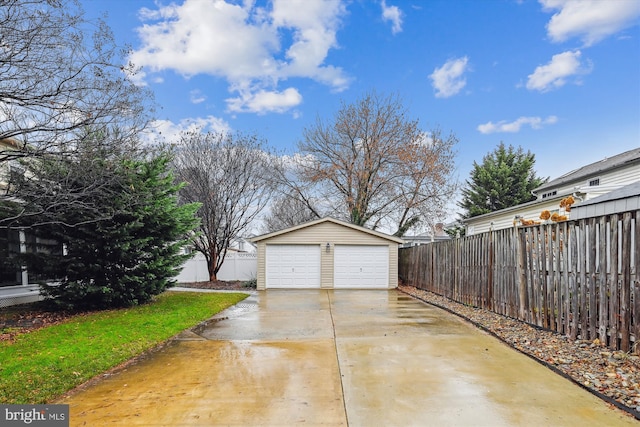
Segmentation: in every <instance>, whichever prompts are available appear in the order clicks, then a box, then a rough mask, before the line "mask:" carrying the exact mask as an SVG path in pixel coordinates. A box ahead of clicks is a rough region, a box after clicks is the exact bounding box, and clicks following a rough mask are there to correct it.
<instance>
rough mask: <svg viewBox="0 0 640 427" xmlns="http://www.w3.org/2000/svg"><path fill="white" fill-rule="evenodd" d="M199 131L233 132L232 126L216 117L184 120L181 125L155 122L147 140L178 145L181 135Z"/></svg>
mask: <svg viewBox="0 0 640 427" xmlns="http://www.w3.org/2000/svg"><path fill="white" fill-rule="evenodd" d="M197 130H202V131H203V132H219V133H228V132H231V126H229V124H228V123H227V122H226V121H224V120H222V119H220V118H217V117H214V116H207V117H195V118H188V119H182V120H180V122H179V123H174V122H172V121H171V120H154V121H153V122H152V123H151V125H150V126H149V129H148V130H147V134H146V136H145V139H146V140H147V141H154V140H157V139H161V140H164V141H165V142H168V143H178V142H179V140H180V133H182V132H185V131H197Z"/></svg>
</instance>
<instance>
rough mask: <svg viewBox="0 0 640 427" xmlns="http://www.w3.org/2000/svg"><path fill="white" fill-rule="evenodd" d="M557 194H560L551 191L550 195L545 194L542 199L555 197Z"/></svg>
mask: <svg viewBox="0 0 640 427" xmlns="http://www.w3.org/2000/svg"><path fill="white" fill-rule="evenodd" d="M556 194H558V192H557V191H549V192H548V193H544V194H543V195H542V198H543V199H546V198H547V197H553V196H555V195H556Z"/></svg>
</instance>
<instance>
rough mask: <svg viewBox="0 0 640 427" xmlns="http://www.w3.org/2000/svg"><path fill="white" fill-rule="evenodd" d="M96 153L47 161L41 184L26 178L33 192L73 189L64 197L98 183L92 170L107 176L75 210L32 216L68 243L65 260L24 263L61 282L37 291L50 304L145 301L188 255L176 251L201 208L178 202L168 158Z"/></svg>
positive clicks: (44, 231)
mask: <svg viewBox="0 0 640 427" xmlns="http://www.w3.org/2000/svg"><path fill="white" fill-rule="evenodd" d="M98 152H99V149H98ZM98 152H94V151H92V150H86V152H85V153H84V154H83V156H82V158H77V159H76V160H75V161H73V162H66V163H61V162H60V161H59V160H56V161H54V162H47V161H44V162H43V163H42V164H41V166H40V167H39V168H38V170H37V173H36V176H37V178H38V179H30V180H29V185H32V186H37V185H39V183H42V182H43V180H46V181H47V182H59V183H62V182H64V185H65V186H66V187H67V190H71V191H65V193H64V194H73V193H74V192H73V187H74V186H75V187H77V188H78V189H82V188H86V185H87V182H85V181H86V180H87V179H94V178H95V176H94V175H95V174H93V173H91V172H90V171H88V170H87V166H88V165H89V164H91V166H92V167H93V168H98V167H99V168H103V169H108V170H110V171H111V172H112V173H111V176H109V174H106V173H104V174H100V175H99V176H100V177H101V178H102V181H101V182H99V183H97V185H100V186H101V187H102V188H101V192H100V193H98V194H99V197H96V192H91V200H86V201H84V202H86V203H75V204H74V207H75V208H74V209H61V210H60V211H52V210H51V209H48V210H47V212H46V213H44V214H43V215H41V216H40V217H33V218H32V220H33V221H36V222H38V224H39V226H38V227H37V228H35V229H34V231H35V232H37V233H38V234H40V235H42V236H46V237H49V238H54V239H56V240H57V241H59V242H61V243H64V245H65V248H66V254H64V255H62V256H60V255H55V254H51V255H46V254H44V255H43V254H37V255H35V254H34V255H31V259H28V265H29V269H30V270H33V271H37V272H40V273H42V272H45V273H47V275H48V277H58V278H60V279H59V282H60V283H59V284H57V285H55V286H51V285H46V284H43V285H41V286H42V289H43V293H44V294H45V295H46V296H48V297H49V298H50V300H51V302H53V303H54V304H55V305H57V306H59V307H61V308H65V309H74V310H78V309H102V308H111V307H123V306H130V305H136V304H142V303H145V302H148V301H149V300H150V299H151V298H152V297H153V296H154V295H157V294H159V293H161V292H163V291H164V290H165V289H166V288H167V287H168V286H171V284H172V280H171V279H172V278H173V277H175V276H176V275H177V274H178V273H179V271H180V270H179V268H180V266H181V265H182V264H183V263H184V261H185V260H186V259H187V258H188V257H189V255H184V254H180V251H181V248H182V247H184V246H185V245H186V244H187V240H186V238H187V237H188V236H189V234H190V233H192V231H193V229H194V227H195V226H196V225H197V218H196V216H195V212H196V211H197V209H198V207H199V205H197V204H185V205H178V203H177V194H178V191H179V190H180V188H181V185H176V184H175V182H174V176H173V174H172V173H171V171H170V169H169V167H168V164H169V162H170V158H169V156H168V155H166V154H161V155H158V156H155V157H153V158H150V159H144V160H140V159H130V158H121V157H118V158H116V159H109V158H108V157H105V156H100V155H98V154H99V153H98ZM69 187H70V188H69ZM81 194H82V193H80V194H79V195H78V198H79V199H82V195H81ZM27 203H28V201H27ZM63 206H68V205H63ZM82 206H84V207H82ZM43 218H44V220H43ZM69 224H71V225H69ZM38 270H40V271H38Z"/></svg>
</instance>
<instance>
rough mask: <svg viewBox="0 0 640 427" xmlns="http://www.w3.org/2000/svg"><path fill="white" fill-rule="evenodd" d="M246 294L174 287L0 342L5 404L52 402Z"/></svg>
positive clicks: (1, 388) (2, 400)
mask: <svg viewBox="0 0 640 427" xmlns="http://www.w3.org/2000/svg"><path fill="white" fill-rule="evenodd" d="M247 296H248V295H247V294H244V293H197V292H170V291H169V292H165V293H163V294H161V295H159V296H158V297H157V298H156V299H155V300H154V301H153V302H151V303H149V304H145V305H141V306H136V307H132V308H126V309H118V310H108V311H102V312H94V313H91V314H87V315H79V316H74V317H73V318H71V319H69V320H67V321H65V322H63V323H60V324H56V325H52V326H48V327H45V328H42V329H38V330H36V331H33V332H30V333H26V334H22V335H19V336H18V337H16V340H15V342H14V343H9V342H0V403H2V404H38V403H46V402H48V401H51V400H52V399H54V398H55V397H57V396H59V395H61V394H63V393H65V392H67V391H69V390H71V389H73V388H74V387H76V386H78V385H80V384H82V383H84V382H85V381H87V380H89V379H91V378H93V377H94V376H96V375H99V374H101V373H103V372H105V371H107V370H109V369H111V368H113V367H115V366H118V365H119V364H121V363H123V362H125V361H127V360H129V359H131V358H132V357H135V356H138V355H140V354H142V353H144V352H145V351H147V350H149V349H151V348H153V347H155V346H157V345H158V344H160V343H162V342H164V341H166V340H168V339H169V338H171V337H173V336H175V335H176V334H178V333H180V332H182V331H184V330H185V329H188V328H190V327H192V326H195V325H197V324H198V323H200V322H202V321H203V320H206V319H208V318H210V317H212V316H213V315H215V314H216V313H218V312H220V311H222V310H224V309H225V308H227V307H230V306H232V305H234V304H236V303H238V302H239V301H242V300H243V299H245V298H246V297H247Z"/></svg>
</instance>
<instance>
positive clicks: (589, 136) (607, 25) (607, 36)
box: [81, 0, 640, 181]
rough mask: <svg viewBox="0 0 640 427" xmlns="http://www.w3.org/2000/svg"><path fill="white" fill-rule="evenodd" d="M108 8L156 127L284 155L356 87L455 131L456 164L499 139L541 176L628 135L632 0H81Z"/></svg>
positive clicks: (636, 12)
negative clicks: (233, 139) (228, 134)
mask: <svg viewBox="0 0 640 427" xmlns="http://www.w3.org/2000/svg"><path fill="white" fill-rule="evenodd" d="M81 2H82V4H83V7H84V8H85V11H86V13H87V16H88V17H90V18H91V17H97V16H100V15H101V14H103V13H106V14H107V15H106V21H107V23H108V24H109V25H110V26H111V28H112V29H113V31H114V33H115V37H116V40H117V42H118V43H119V44H122V45H124V44H126V45H129V46H130V47H131V49H132V52H131V55H130V58H129V59H130V60H132V61H133V62H134V63H135V64H136V65H138V66H140V67H142V71H141V72H140V73H138V74H137V75H136V77H135V78H136V79H137V81H138V83H139V84H144V85H147V86H148V87H149V88H150V89H151V90H152V91H153V92H154V94H155V98H156V102H157V104H158V106H159V107H160V108H159V109H158V112H157V121H156V122H155V125H156V128H157V129H159V130H161V131H162V134H163V135H164V136H165V137H167V138H169V139H171V138H173V137H175V135H177V133H178V132H179V131H180V130H184V129H188V128H189V127H193V126H201V127H203V128H204V129H205V130H217V131H228V130H231V131H236V130H238V131H243V132H249V133H255V134H257V135H259V136H260V137H262V138H265V139H266V140H267V141H268V143H269V145H271V146H272V147H274V148H276V149H277V150H279V151H281V152H283V153H287V154H293V153H295V151H296V144H297V142H298V141H299V140H300V138H301V137H302V130H303V129H304V128H305V127H307V126H310V125H312V124H313V123H314V121H315V120H316V117H318V116H320V117H322V118H323V119H330V118H331V117H332V115H333V114H334V113H335V112H336V111H337V110H338V108H339V107H340V102H341V101H344V102H347V103H349V102H352V101H354V100H356V99H358V98H360V97H362V96H363V95H364V94H365V93H366V92H367V91H371V90H376V91H377V92H379V93H383V94H398V95H400V96H401V98H402V99H403V100H404V104H405V106H406V108H407V109H408V111H409V115H410V116H411V118H415V119H418V120H419V121H420V124H421V127H422V128H423V130H425V131H428V130H429V129H431V128H434V127H439V128H441V129H442V130H443V131H444V133H449V132H453V133H454V134H456V136H457V137H458V138H459V140H460V142H459V144H458V146H457V147H456V149H457V151H458V156H457V173H458V176H459V178H460V180H461V181H463V180H465V179H467V178H468V176H469V171H470V170H471V167H472V164H473V161H474V160H475V161H477V162H481V160H482V157H483V156H484V155H485V154H487V153H488V152H490V151H492V150H493V149H494V148H495V147H496V146H497V145H498V144H499V143H500V142H501V141H503V142H505V143H506V144H512V145H514V146H521V147H523V148H524V149H525V150H530V151H531V152H533V153H534V154H535V155H536V160H537V162H536V170H537V172H538V174H539V175H541V176H550V177H551V178H554V177H557V176H559V175H562V174H564V173H566V172H569V171H570V170H572V169H575V168H577V167H579V166H582V165H584V164H587V163H591V162H594V161H597V160H599V159H601V158H604V157H607V156H612V155H614V154H618V153H620V152H623V151H626V150H629V149H632V148H636V147H638V146H640V1H638V0H606V1H605V0H595V1H591V0H584V1H572V0H540V1H534V0H522V1H516V0H484V1H479V0H443V1H439V0H413V1H405V0H384V1H378V0H350V1H341V0H317V1H316V0H275V1H260V0H255V1H249V0H245V1H232V0H226V1H223V0H175V1H173V2H169V1H165V0H156V1H152V0H149V1H147V0H81Z"/></svg>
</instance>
